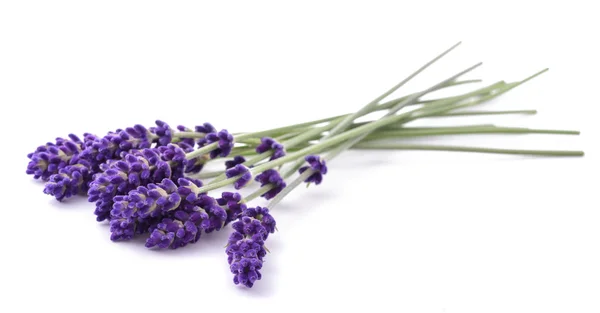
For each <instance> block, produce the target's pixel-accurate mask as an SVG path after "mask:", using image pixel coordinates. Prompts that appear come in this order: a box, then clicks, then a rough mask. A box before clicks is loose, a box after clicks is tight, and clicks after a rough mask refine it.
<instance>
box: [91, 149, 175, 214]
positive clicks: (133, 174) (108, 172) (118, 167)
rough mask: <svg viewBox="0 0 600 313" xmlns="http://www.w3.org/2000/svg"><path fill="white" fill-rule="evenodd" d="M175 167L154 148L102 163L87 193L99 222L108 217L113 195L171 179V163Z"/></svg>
mask: <svg viewBox="0 0 600 313" xmlns="http://www.w3.org/2000/svg"><path fill="white" fill-rule="evenodd" d="M170 163H171V164H173V165H174V167H177V164H178V163H177V162H174V161H170V162H166V161H164V160H163V159H161V155H159V154H158V153H157V151H156V150H155V149H144V150H139V151H135V152H133V153H130V154H126V155H125V156H124V158H123V160H120V161H116V162H112V163H110V164H106V163H105V164H102V165H101V169H102V171H103V172H101V173H98V174H96V175H94V180H93V181H92V182H91V183H90V188H89V190H88V201H90V202H96V210H95V212H94V213H95V214H96V215H97V218H96V219H97V220H98V221H103V220H105V219H107V218H110V210H111V209H112V206H113V198H114V197H115V196H116V195H126V194H127V193H129V191H131V190H133V189H135V188H137V187H139V186H142V185H147V184H149V183H153V182H156V183H158V182H160V181H161V180H162V179H164V178H173V179H176V178H177V177H172V174H173V172H172V170H171V164H170Z"/></svg>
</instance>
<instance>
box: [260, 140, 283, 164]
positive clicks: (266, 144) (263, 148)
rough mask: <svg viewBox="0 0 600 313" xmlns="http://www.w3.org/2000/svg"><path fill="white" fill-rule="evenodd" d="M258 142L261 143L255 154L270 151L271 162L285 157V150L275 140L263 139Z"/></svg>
mask: <svg viewBox="0 0 600 313" xmlns="http://www.w3.org/2000/svg"><path fill="white" fill-rule="evenodd" d="M260 141H261V143H260V144H259V145H258V146H257V147H256V152H257V153H264V152H267V151H270V150H272V151H273V154H272V155H271V160H275V159H278V158H281V157H282V156H284V155H285V148H284V147H283V145H282V144H280V143H279V142H277V141H276V140H275V139H273V138H270V137H263V138H262V139H261V140H260Z"/></svg>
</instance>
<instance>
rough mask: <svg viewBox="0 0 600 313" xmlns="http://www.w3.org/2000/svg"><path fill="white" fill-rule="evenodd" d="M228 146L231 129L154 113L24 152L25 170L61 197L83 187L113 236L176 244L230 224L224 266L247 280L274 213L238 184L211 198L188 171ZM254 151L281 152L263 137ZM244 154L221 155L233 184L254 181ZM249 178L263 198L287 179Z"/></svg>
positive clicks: (239, 280) (159, 245)
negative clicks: (171, 121) (151, 118)
mask: <svg viewBox="0 0 600 313" xmlns="http://www.w3.org/2000/svg"><path fill="white" fill-rule="evenodd" d="M178 133H184V134H178ZM186 134H187V135H190V136H189V137H185V135H186ZM211 144H213V146H214V149H212V150H210V151H207V153H206V154H205V155H201V156H198V157H195V156H194V157H193V158H191V159H190V157H191V156H189V157H188V154H189V153H191V152H193V151H194V150H195V149H199V148H202V147H206V146H207V145H211ZM233 148H234V137H233V136H232V135H231V134H229V132H228V131H227V130H224V129H223V130H220V131H217V130H216V129H215V128H214V127H213V126H212V125H211V124H209V123H205V124H203V125H200V126H196V127H195V128H193V129H191V128H187V127H185V126H181V125H180V126H178V127H177V128H176V129H172V128H171V127H169V125H168V124H166V123H164V122H162V121H156V126H153V127H149V128H146V127H144V126H141V125H135V126H133V127H128V128H125V129H118V130H116V131H114V132H109V133H108V134H106V135H105V136H102V137H100V136H95V135H92V134H88V133H86V134H84V136H83V139H80V138H79V137H77V136H75V135H69V137H68V138H66V139H65V138H57V139H56V141H55V142H53V143H47V144H46V145H44V146H40V147H38V148H37V149H36V151H34V152H32V153H30V154H29V155H28V157H29V160H30V161H29V164H28V166H27V171H26V172H27V174H30V175H33V177H34V178H35V179H42V180H44V181H46V185H45V188H44V193H46V194H49V195H51V196H53V197H55V198H56V199H57V200H59V201H63V200H65V199H67V198H70V197H73V196H75V195H79V194H86V195H87V200H88V201H89V202H93V203H94V204H95V209H94V214H95V215H96V220H97V221H99V222H101V221H108V223H109V225H110V239H111V240H112V241H127V240H131V239H133V238H134V237H135V236H137V235H140V234H148V235H147V236H148V237H147V239H146V242H145V246H146V247H147V248H153V249H178V248H181V247H185V246H187V245H189V244H193V243H196V242H197V241H198V240H199V239H200V238H201V235H202V234H203V233H204V234H210V233H212V232H216V231H220V230H222V229H223V228H224V227H226V226H227V225H228V224H232V228H233V230H234V232H233V233H232V234H231V236H230V237H229V241H228V245H227V248H226V252H227V255H228V263H229V265H230V270H231V272H232V273H233V274H234V282H235V284H241V285H243V286H246V287H252V286H253V285H254V283H255V282H256V281H257V280H260V279H261V273H260V270H261V268H262V265H263V260H264V257H265V256H266V253H267V249H266V248H265V240H266V239H267V238H268V235H269V234H271V233H273V232H274V231H275V220H274V219H273V217H272V216H271V215H270V214H269V210H268V209H267V208H263V207H251V208H249V207H248V206H247V205H246V203H245V200H244V198H243V197H242V195H241V194H240V193H238V192H229V191H225V192H222V193H221V196H220V197H217V198H213V197H211V196H209V195H208V194H207V193H206V192H200V190H201V188H202V187H203V183H202V181H200V180H198V179H195V178H192V177H190V176H189V175H193V174H196V173H199V172H200V171H201V170H202V169H203V167H204V165H205V163H206V162H207V161H209V160H212V159H216V158H219V157H227V156H229V154H230V153H231V152H232V150H233ZM255 151H256V153H258V154H261V153H265V152H270V153H271V154H270V160H274V159H278V158H281V157H284V156H285V148H284V146H283V145H282V144H280V143H278V142H277V141H276V140H275V139H273V138H269V137H263V138H262V139H261V141H260V143H259V144H257V145H256V147H255ZM307 161H309V164H311V168H313V169H315V168H316V167H319V166H320V167H319V169H320V172H319V173H318V174H324V173H326V167H325V165H324V162H319V161H318V159H317V161H316V162H317V163H315V161H314V160H312V159H308V158H307ZM245 162H246V159H245V158H244V157H243V156H241V155H236V156H234V157H233V158H231V159H228V160H226V161H225V162H224V163H225V167H226V169H225V171H224V175H225V176H226V177H227V178H233V177H236V178H237V180H236V181H235V182H234V183H233V187H234V188H235V189H242V188H243V187H245V186H247V185H248V184H249V183H250V182H251V181H252V178H253V177H252V173H251V171H250V167H252V165H249V166H246V165H244V163H245ZM313 163H314V164H313ZM315 166H316V167H315ZM315 175H317V174H315ZM311 177H312V176H311ZM254 180H255V181H257V182H258V183H259V184H260V186H261V187H262V188H263V190H266V191H264V193H263V194H262V195H261V196H262V197H264V198H265V199H267V200H268V199H272V198H273V197H275V196H276V195H277V194H278V193H279V192H281V191H282V190H283V189H284V188H285V187H286V183H285V181H284V179H283V178H282V177H281V175H280V174H279V172H278V171H277V170H275V169H269V170H266V171H263V172H262V173H258V175H256V177H254ZM315 181H316V179H315ZM319 182H320V179H319ZM267 186H268V187H269V188H267V189H265V187H267Z"/></svg>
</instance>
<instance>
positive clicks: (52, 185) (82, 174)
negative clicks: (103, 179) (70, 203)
mask: <svg viewBox="0 0 600 313" xmlns="http://www.w3.org/2000/svg"><path fill="white" fill-rule="evenodd" d="M91 179H92V171H91V169H90V165H89V163H88V162H87V161H85V160H80V161H79V163H77V164H74V165H67V166H66V167H64V168H62V169H60V171H59V172H58V174H54V175H52V176H50V179H49V181H48V182H47V183H46V185H45V187H44V193H46V194H49V195H51V196H54V197H55V198H56V200H58V201H61V200H63V199H64V198H70V197H72V196H75V195H77V194H80V193H85V192H86V191H87V190H88V183H89V182H90V181H91Z"/></svg>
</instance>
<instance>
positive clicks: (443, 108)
mask: <svg viewBox="0 0 600 313" xmlns="http://www.w3.org/2000/svg"><path fill="white" fill-rule="evenodd" d="M546 70H547V69H546ZM546 70H543V71H541V72H538V73H536V74H534V75H532V76H530V77H528V78H526V79H525V80H523V81H521V82H519V83H516V84H509V85H508V86H506V87H504V88H501V89H499V90H498V91H497V92H495V93H490V94H488V95H485V96H483V97H480V98H479V99H477V100H476V101H472V102H471V103H468V104H466V105H462V106H461V105H455V104H454V103H455V101H452V100H446V101H441V102H442V103H440V104H438V106H437V107H434V108H433V110H427V109H425V110H424V111H425V112H424V113H423V114H422V115H419V113H421V112H422V111H419V110H415V111H412V112H409V116H408V118H407V117H406V116H403V115H405V114H400V115H397V116H395V118H397V119H398V120H401V119H403V118H404V119H406V120H414V119H416V118H418V117H427V116H435V115H439V114H442V113H447V112H450V111H453V110H454V109H457V108H460V107H466V106H472V105H475V104H479V103H483V102H485V101H487V100H490V99H493V98H495V97H497V96H499V95H500V94H502V93H504V92H507V91H509V90H511V89H512V88H515V87H516V86H519V85H521V84H523V83H524V82H527V81H529V80H531V79H533V78H534V77H536V76H538V75H540V74H541V73H543V72H545V71H546ZM460 101H462V99H461V100H458V101H457V102H460ZM444 102H447V103H444ZM425 107H426V108H429V107H430V106H429V105H427V106H425ZM411 113H416V114H415V115H413V114H411ZM386 118H390V117H383V118H382V119H380V120H379V121H377V122H372V123H370V124H367V125H365V126H364V127H365V128H368V127H369V126H372V125H376V124H377V123H385V122H382V121H385V119H386ZM382 126H384V125H379V126H378V127H382ZM361 127H363V126H361ZM361 127H359V128H357V129H360V128H361ZM376 128H377V127H375V128H372V129H369V130H365V131H364V132H363V134H362V135H358V136H357V137H356V138H354V139H351V140H349V142H347V143H345V144H342V145H340V146H338V148H334V149H333V151H331V152H330V153H329V154H328V155H327V156H325V159H328V160H331V159H332V158H335V157H336V156H337V155H338V154H340V153H341V152H342V151H344V150H346V149H349V148H350V147H352V146H353V145H355V144H357V143H358V142H360V141H361V140H362V139H363V138H364V137H365V136H367V135H368V134H369V133H370V132H372V131H374V130H375V129H376ZM351 132H352V130H350V131H348V132H346V134H348V133H351ZM305 149H307V148H305ZM488 151H489V150H488ZM310 171H311V170H310V169H308V170H307V171H305V172H304V173H307V172H310ZM299 179H300V178H297V180H299ZM294 185H298V184H294ZM292 189H293V188H287V187H286V188H284V190H282V191H281V192H280V193H279V194H278V195H277V196H276V197H275V198H274V199H273V200H272V201H271V202H270V203H269V206H268V207H269V208H273V207H274V206H275V205H277V204H278V203H279V202H280V201H281V199H283V198H284V197H285V196H286V195H287V194H288V193H289V192H291V190H292Z"/></svg>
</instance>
